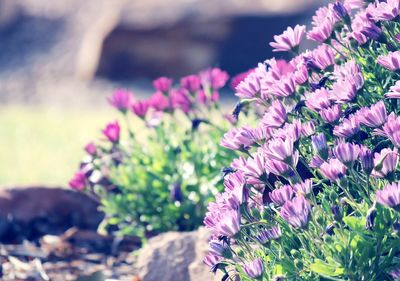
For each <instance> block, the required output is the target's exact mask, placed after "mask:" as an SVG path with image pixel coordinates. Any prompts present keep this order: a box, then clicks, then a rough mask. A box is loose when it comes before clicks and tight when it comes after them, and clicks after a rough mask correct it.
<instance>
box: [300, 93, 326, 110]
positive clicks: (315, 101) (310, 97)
mask: <svg viewBox="0 0 400 281" xmlns="http://www.w3.org/2000/svg"><path fill="white" fill-rule="evenodd" d="M305 97H306V101H305V105H306V106H307V107H308V108H310V109H312V110H314V111H320V110H322V109H327V108H329V107H330V106H331V100H330V94H329V92H328V90H327V89H325V88H321V89H317V90H315V92H311V93H306V94H305Z"/></svg>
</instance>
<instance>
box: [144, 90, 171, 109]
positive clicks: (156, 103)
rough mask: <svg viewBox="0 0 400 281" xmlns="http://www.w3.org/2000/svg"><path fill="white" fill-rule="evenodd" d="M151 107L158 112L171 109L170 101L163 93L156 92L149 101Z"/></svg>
mask: <svg viewBox="0 0 400 281" xmlns="http://www.w3.org/2000/svg"><path fill="white" fill-rule="evenodd" d="M148 103H149V106H151V107H152V108H154V109H155V110H156V111H164V110H165V109H167V108H169V107H170V101H169V99H168V97H166V96H165V95H164V94H163V93H162V92H155V93H154V94H153V95H152V96H151V97H150V98H149V99H148Z"/></svg>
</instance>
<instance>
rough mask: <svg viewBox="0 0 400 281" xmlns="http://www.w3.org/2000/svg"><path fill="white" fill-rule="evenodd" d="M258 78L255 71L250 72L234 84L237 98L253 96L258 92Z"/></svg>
mask: <svg viewBox="0 0 400 281" xmlns="http://www.w3.org/2000/svg"><path fill="white" fill-rule="evenodd" d="M260 91H261V84H260V78H259V77H258V75H257V73H256V72H251V73H249V74H248V75H247V77H246V78H245V79H244V80H243V81H242V82H240V83H239V85H237V86H236V96H238V97H239V98H254V97H256V96H257V95H259V94H260Z"/></svg>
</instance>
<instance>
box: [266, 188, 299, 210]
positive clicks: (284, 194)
mask: <svg viewBox="0 0 400 281" xmlns="http://www.w3.org/2000/svg"><path fill="white" fill-rule="evenodd" d="M293 195H294V193H293V189H292V188H291V187H290V185H283V186H282V187H281V188H278V189H275V190H273V191H272V192H270V193H269V198H270V199H271V201H272V202H274V203H275V204H277V205H278V206H282V205H283V204H285V203H286V202H287V201H289V200H290V199H292V197H293Z"/></svg>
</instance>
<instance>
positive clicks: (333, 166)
mask: <svg viewBox="0 0 400 281" xmlns="http://www.w3.org/2000/svg"><path fill="white" fill-rule="evenodd" d="M319 170H320V171H321V173H322V175H323V176H324V177H326V178H327V179H329V180H331V181H336V180H339V179H341V178H342V177H344V176H345V175H346V170H347V169H346V166H345V165H343V164H342V162H340V161H339V160H338V159H330V160H329V161H328V162H324V163H322V164H321V166H320V167H319Z"/></svg>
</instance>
